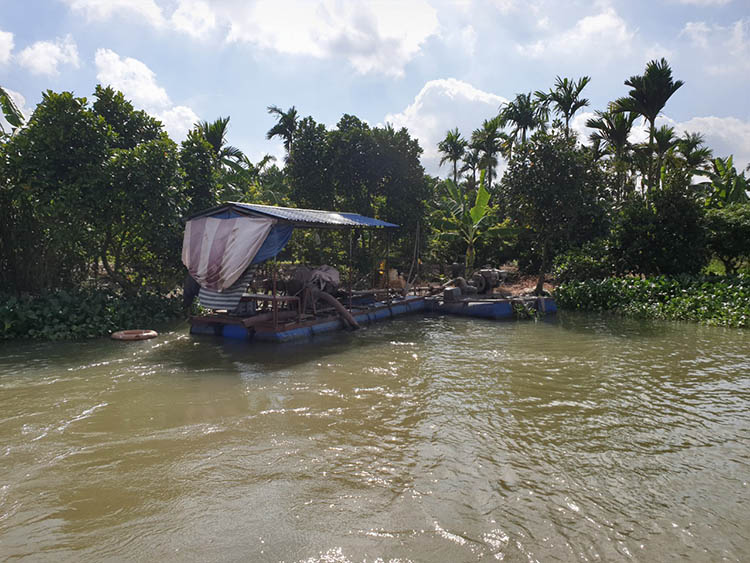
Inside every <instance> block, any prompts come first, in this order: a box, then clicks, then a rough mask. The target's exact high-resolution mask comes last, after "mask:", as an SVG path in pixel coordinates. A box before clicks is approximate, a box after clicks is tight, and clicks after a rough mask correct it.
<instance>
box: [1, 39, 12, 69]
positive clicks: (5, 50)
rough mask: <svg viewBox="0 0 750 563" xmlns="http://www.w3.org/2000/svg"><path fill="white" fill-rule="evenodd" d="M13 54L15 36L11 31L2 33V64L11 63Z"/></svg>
mask: <svg viewBox="0 0 750 563" xmlns="http://www.w3.org/2000/svg"><path fill="white" fill-rule="evenodd" d="M12 52H13V34H12V33H11V32H10V31H0V64H6V63H7V62H8V61H10V54H11V53H12Z"/></svg>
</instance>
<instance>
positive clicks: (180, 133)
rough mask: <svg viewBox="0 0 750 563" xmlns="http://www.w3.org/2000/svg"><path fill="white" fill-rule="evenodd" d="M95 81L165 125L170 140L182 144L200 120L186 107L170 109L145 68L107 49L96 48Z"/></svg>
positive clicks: (153, 75)
mask: <svg viewBox="0 0 750 563" xmlns="http://www.w3.org/2000/svg"><path fill="white" fill-rule="evenodd" d="M94 62H95V64H96V69H97V75H96V78H97V79H98V80H99V81H100V82H101V83H102V84H104V85H109V86H112V87H113V88H115V89H116V90H120V91H121V92H122V93H123V94H124V95H125V97H126V98H128V99H130V100H132V101H133V104H134V105H135V106H139V107H142V108H143V109H145V110H146V111H148V112H149V113H151V114H153V115H154V117H156V118H157V119H158V120H160V121H161V122H162V123H163V124H164V128H165V129H166V130H167V132H168V133H169V135H170V137H172V139H174V140H176V141H181V140H182V139H184V138H185V136H186V135H187V132H188V130H189V129H190V128H191V127H192V126H193V124H194V123H195V122H196V121H198V120H199V118H198V115H197V114H196V113H195V112H194V111H193V110H192V109H191V108H189V107H187V106H182V105H180V106H173V105H172V101H171V100H170V99H169V96H168V95H167V91H166V90H165V89H164V88H163V87H162V86H159V84H158V83H157V81H156V74H154V71H152V70H151V69H150V68H149V67H148V66H146V65H145V64H144V63H143V62H141V61H139V60H138V59H134V58H132V57H121V56H120V55H118V54H117V53H115V52H114V51H112V50H110V49H97V51H96V55H95V58H94Z"/></svg>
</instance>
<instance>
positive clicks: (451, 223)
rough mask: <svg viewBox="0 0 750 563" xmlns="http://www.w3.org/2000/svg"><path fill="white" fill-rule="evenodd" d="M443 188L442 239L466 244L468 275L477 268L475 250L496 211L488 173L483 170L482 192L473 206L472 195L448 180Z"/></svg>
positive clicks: (480, 191)
mask: <svg viewBox="0 0 750 563" xmlns="http://www.w3.org/2000/svg"><path fill="white" fill-rule="evenodd" d="M443 186H444V188H445V195H443V196H442V198H441V199H440V201H439V204H438V208H439V215H440V218H441V219H442V220H438V224H439V225H440V228H441V233H440V235H442V236H448V237H460V238H461V239H462V240H463V242H464V243H466V258H465V265H466V272H467V274H468V272H469V271H471V269H472V268H473V267H474V255H475V253H474V248H475V246H476V243H477V241H478V240H479V237H480V236H481V234H482V232H483V231H482V228H483V227H484V224H485V223H486V222H487V219H488V217H490V216H491V214H492V211H493V207H492V206H491V205H490V193H489V192H488V191H487V189H486V188H485V171H484V170H482V172H481V174H480V176H479V189H478V190H477V191H476V196H475V197H474V202H473V204H472V202H471V201H470V199H469V195H468V194H467V193H466V192H465V191H464V190H462V189H461V188H460V187H459V186H457V185H456V184H455V183H454V182H453V181H452V180H445V182H444V183H443ZM440 235H439V236H440Z"/></svg>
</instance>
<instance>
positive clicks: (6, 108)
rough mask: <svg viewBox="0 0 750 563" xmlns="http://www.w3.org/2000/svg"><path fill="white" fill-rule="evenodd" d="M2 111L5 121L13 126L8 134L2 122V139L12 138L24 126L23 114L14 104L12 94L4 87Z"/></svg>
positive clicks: (0, 102) (0, 92) (0, 106)
mask: <svg viewBox="0 0 750 563" xmlns="http://www.w3.org/2000/svg"><path fill="white" fill-rule="evenodd" d="M0 109H2V111H3V116H4V117H5V121H7V122H8V124H9V125H10V126H11V130H10V132H9V133H8V132H6V131H5V127H3V124H2V122H0V138H5V137H10V136H11V135H13V133H15V131H16V129H18V128H20V127H21V126H22V125H23V114H22V113H21V111H20V110H19V109H18V107H16V104H15V103H13V98H11V97H10V94H8V92H7V91H6V90H5V89H3V88H2V87H0Z"/></svg>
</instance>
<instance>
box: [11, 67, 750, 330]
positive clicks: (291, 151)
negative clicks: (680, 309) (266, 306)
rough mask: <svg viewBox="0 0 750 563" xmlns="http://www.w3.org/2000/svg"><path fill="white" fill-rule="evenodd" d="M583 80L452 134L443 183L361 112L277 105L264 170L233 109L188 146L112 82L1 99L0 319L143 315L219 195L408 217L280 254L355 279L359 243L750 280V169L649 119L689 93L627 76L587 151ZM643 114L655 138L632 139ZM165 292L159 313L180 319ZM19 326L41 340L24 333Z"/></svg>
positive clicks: (399, 134)
mask: <svg viewBox="0 0 750 563" xmlns="http://www.w3.org/2000/svg"><path fill="white" fill-rule="evenodd" d="M589 82H590V78H589V77H587V76H584V77H582V78H579V79H571V78H565V77H559V76H558V77H557V78H556V80H555V83H554V85H553V87H552V88H550V89H549V90H537V91H535V92H523V93H518V94H516V95H515V97H513V99H511V100H510V101H508V102H506V103H504V104H503V105H502V106H500V107H499V108H497V113H496V114H495V115H490V116H488V117H487V119H484V120H483V122H482V123H481V125H479V126H478V127H477V128H476V129H475V130H474V131H472V132H471V134H470V135H467V136H466V137H464V136H463V135H462V134H461V132H460V131H459V130H458V129H457V128H453V129H450V130H448V131H447V133H446V135H445V138H444V139H442V140H441V141H440V142H439V143H438V145H437V150H438V152H439V154H440V157H441V159H440V163H441V165H447V166H449V170H448V176H450V179H449V180H445V181H443V180H441V179H440V178H435V177H431V176H428V175H427V174H425V172H424V169H423V168H422V166H421V164H420V157H421V155H422V147H420V145H419V143H418V142H417V140H416V139H414V138H412V137H411V135H410V134H409V132H408V131H407V130H406V129H399V130H397V129H395V128H393V127H392V126H390V125H385V126H374V127H373V126H371V125H369V124H368V123H366V122H365V121H364V120H362V119H360V118H358V117H356V116H354V115H349V114H345V115H343V116H342V117H341V119H340V120H339V122H338V123H337V124H336V126H335V127H330V128H329V127H326V126H325V125H323V124H321V123H318V122H317V121H316V120H315V119H314V118H313V117H312V116H303V115H301V114H300V113H299V112H298V111H297V109H296V108H295V107H294V106H292V107H291V108H289V109H287V110H284V109H282V108H280V107H278V106H273V105H272V106H269V107H268V108H267V109H268V113H269V114H270V115H271V116H272V117H273V119H274V120H275V123H274V124H273V126H272V127H271V128H270V129H269V130H268V133H267V138H269V139H274V138H277V139H280V140H281V141H282V142H283V146H284V150H285V152H286V155H285V157H284V162H283V163H278V164H277V163H275V162H274V160H275V158H274V157H271V156H268V155H266V156H265V157H263V158H261V159H260V160H259V161H258V162H255V163H254V162H251V161H250V159H249V158H248V157H247V156H246V155H245V154H243V152H242V151H241V150H240V149H239V148H237V147H234V146H232V145H231V144H229V136H230V135H229V133H230V129H229V124H230V118H229V117H219V118H218V119H216V120H215V121H212V122H209V121H201V122H198V123H196V124H195V125H194V127H193V128H192V130H191V131H189V132H188V134H187V136H186V138H185V140H183V141H182V142H181V143H180V144H179V145H177V144H176V143H174V142H173V141H172V140H171V139H170V138H169V137H168V135H167V134H166V132H165V131H164V128H163V126H162V124H161V123H160V122H159V121H158V120H156V119H154V118H153V117H151V116H149V115H148V114H146V113H145V112H143V111H140V110H137V109H135V108H134V107H133V106H132V104H131V103H130V102H129V101H128V100H126V99H125V97H124V96H123V95H122V94H121V93H120V92H116V91H115V90H113V89H112V88H109V87H102V86H97V87H96V90H95V92H94V95H93V98H92V100H87V99H86V98H81V97H76V96H74V95H73V94H72V93H70V92H61V93H55V92H52V91H47V92H45V93H44V94H43V96H42V101H41V103H40V104H38V106H37V108H36V109H35V111H34V113H33V114H32V115H31V116H30V117H29V119H28V121H26V120H25V118H24V116H22V115H21V113H20V112H19V111H18V108H17V107H16V106H15V105H14V103H13V100H12V99H11V98H10V96H9V95H8V93H7V92H6V90H4V89H2V88H0V110H1V111H2V113H3V116H4V121H3V122H2V123H0V125H2V128H1V129H0V292H2V294H4V295H6V296H12V297H6V298H3V299H4V301H2V302H4V303H6V305H5V309H4V311H6V313H7V312H8V311H10V310H11V308H10V306H8V305H7V303H11V302H12V309H13V311H15V312H14V313H12V314H11V313H7V314H9V315H11V316H10V317H6V319H12V322H10V324H8V322H6V323H5V325H3V324H2V323H0V338H3V337H8V336H9V335H10V336H22V335H24V336H29V335H31V336H41V337H50V336H51V335H53V334H68V335H69V336H74V337H78V336H86V335H90V334H94V333H95V331H92V329H91V327H90V326H89V325H88V324H87V321H85V320H84V316H83V315H79V314H78V313H76V312H75V311H78V310H79V309H80V310H82V311H83V310H86V307H87V305H86V303H84V301H91V302H92V303H100V302H102V303H104V302H106V303H109V302H110V301H112V300H117V299H126V300H128V301H127V303H133V304H138V305H139V306H142V305H143V303H145V302H144V301H139V300H141V299H146V297H144V296H148V297H147V299H156V298H157V297H153V296H165V295H169V294H171V292H172V291H173V290H174V289H175V287H177V286H178V285H179V283H180V281H181V280H182V279H183V276H184V273H185V272H184V268H183V266H182V264H181V262H180V247H181V241H182V232H183V225H184V221H185V220H186V218H188V217H190V216H191V215H192V214H194V213H196V212H198V211H200V210H203V209H206V208H208V207H211V206H214V205H216V204H218V203H220V202H224V201H242V202H253V203H265V204H275V205H285V206H291V207H308V208H322V209H337V210H342V211H353V212H357V213H361V214H363V215H367V216H374V217H377V218H379V219H383V220H386V221H390V222H393V223H397V224H399V225H401V227H402V228H401V229H400V230H399V231H398V232H395V233H393V234H392V235H390V234H389V236H374V235H373V234H372V233H368V232H364V233H363V232H354V233H348V232H331V231H323V232H316V231H302V230H300V231H299V232H297V233H295V236H294V237H293V238H292V241H291V242H290V243H289V244H288V245H287V247H286V248H285V249H284V251H283V254H282V255H280V257H279V258H280V259H282V260H290V261H302V262H307V263H312V264H321V263H330V264H335V265H336V266H338V267H343V268H346V269H348V268H349V254H350V250H351V251H352V253H353V260H352V264H351V266H352V268H353V274H354V276H355V280H356V279H360V280H371V279H372V274H373V272H374V271H375V270H379V269H382V267H384V266H385V264H386V261H387V263H388V267H395V268H397V269H399V270H401V271H402V272H403V273H407V272H409V271H412V270H414V271H415V272H417V271H419V269H420V264H421V263H422V262H423V261H424V262H433V263H438V264H440V263H442V264H450V263H453V262H463V263H464V265H465V267H466V268H467V269H468V270H471V269H472V268H473V267H477V266H479V267H483V266H485V265H490V266H501V265H502V264H503V263H504V262H506V261H509V260H513V261H515V263H516V264H517V266H518V267H519V269H520V270H521V271H522V272H524V273H529V274H536V275H538V283H537V291H538V292H539V291H541V290H542V288H543V282H544V280H545V276H546V275H547V274H549V272H550V270H551V269H552V268H553V266H554V275H555V276H556V277H557V280H558V281H560V282H566V283H567V282H573V281H576V280H577V281H583V280H590V279H604V278H607V277H611V276H627V275H633V274H635V275H646V276H681V275H683V274H690V275H693V276H694V275H697V274H699V273H700V272H701V271H702V270H704V269H705V268H706V266H707V264H708V263H709V262H710V261H711V260H713V261H714V263H716V264H719V263H721V264H723V269H724V271H726V273H728V274H733V273H736V272H741V271H744V270H745V269H747V267H748V260H750V208H749V207H748V206H749V205H750V203H748V201H749V200H750V194H749V193H748V189H749V183H748V179H747V178H746V176H745V172H744V171H740V172H738V171H737V169H736V168H735V166H734V163H733V160H732V157H731V156H729V157H726V158H721V157H714V155H713V154H712V152H711V150H710V149H709V148H708V147H706V146H705V144H704V140H703V137H702V136H701V135H700V133H695V132H683V133H682V135H681V136H677V133H676V132H675V129H674V128H672V127H670V126H668V125H663V126H661V127H658V128H657V127H656V123H655V122H656V118H657V116H658V115H659V114H660V112H661V111H662V110H663V108H664V107H665V105H666V103H667V102H668V101H669V100H670V98H671V97H672V96H673V95H675V94H676V93H677V92H678V90H679V89H680V88H681V87H682V86H683V83H682V81H680V80H676V79H674V78H673V76H672V69H671V68H670V66H669V64H668V63H667V61H665V60H664V59H661V60H658V61H656V60H655V61H650V62H649V63H648V64H647V65H646V68H645V71H644V73H643V74H642V75H636V76H632V77H630V78H629V79H628V80H626V81H625V83H624V84H625V85H626V86H627V87H628V88H629V90H628V91H627V95H626V96H622V97H620V98H618V99H616V100H615V101H614V102H613V103H611V104H609V105H608V107H607V108H606V111H596V112H595V117H594V118H592V119H589V120H588V121H587V126H588V127H589V128H591V129H592V130H593V133H592V134H591V136H590V138H589V140H588V141H589V142H587V143H583V142H581V139H579V138H578V134H577V132H576V130H575V123H576V120H575V119H574V118H575V115H576V113H577V112H578V111H580V110H581V109H582V108H585V107H586V106H588V105H589V100H588V99H587V98H585V97H583V92H584V90H585V88H586V87H587V85H588V84H589ZM639 119H641V120H642V123H643V124H646V125H648V134H649V137H648V143H635V142H633V134H632V133H633V127H634V126H635V125H636V122H637V121H638V120H639ZM503 160H504V161H505V164H506V166H505V168H504V170H505V173H504V175H503V176H502V177H498V176H497V172H498V165H499V164H500V163H501V161H503ZM716 271H718V270H716ZM467 274H470V272H467ZM626 279H631V278H626ZM659 279H662V278H659ZM680 279H682V278H680ZM691 279H692V278H691ZM363 283H364V282H363ZM611 283H614V282H611ZM634 283H635V282H634ZM743 283H744V282H743ZM564 287H566V288H567V287H575V286H574V285H565V286H564ZM82 288H87V289H82ZM61 291H62V292H64V295H65V296H66V297H59V298H58V297H56V298H54V299H57V300H58V301H60V300H62V301H61V302H65V303H67V305H66V307H54V306H53V307H47V308H46V309H45V308H44V306H43V305H41V304H42V303H45V301H44V300H45V299H52V298H51V297H49V296H50V295H58V292H61ZM564 291H568V290H566V289H563V292H564ZM60 295H62V294H60ZM96 295H98V297H97V296H96ZM561 295H564V293H562V294H561ZM42 296H44V297H42ZM35 299H41V301H35ZM163 299H164V301H163V303H161V304H160V305H158V306H157V305H154V306H153V310H154V311H172V310H173V308H172V302H171V301H170V300H169V299H167V298H163ZM76 301H80V303H78V304H77V305H76V307H79V309H76V308H75V307H74V306H73V304H74V302H76ZM32 303H34V304H35V305H32ZM118 303H120V302H118ZM36 304H38V305H36ZM120 305H122V310H123V311H127V310H130V311H131V312H133V311H134V309H133V308H132V307H129V306H128V305H127V304H125V302H121V303H120ZM35 307H39V308H40V309H39V310H40V311H41V310H42V309H44V310H45V311H48V312H47V313H44V315H41V313H40V312H38V311H37V309H36V308H35ZM102 307H104V306H102ZM649 307H650V308H649V309H648V310H653V311H656V312H658V313H659V314H662V313H660V312H659V311H661V309H659V308H658V307H656V306H653V307H651V305H649ZM104 309H106V307H104ZM644 310H645V309H644ZM50 311H51V312H50ZM54 311H58V317H56V318H55V319H56V320H55V319H53V318H52V317H50V316H49V315H52V314H53V313H52V312H54ZM26 314H28V315H29V319H31V320H34V321H36V322H37V324H35V325H34V327H35V328H33V329H32V328H27V329H18V328H17V327H25V326H27V325H25V324H24V322H25V321H24V320H23V316H24V315H26ZM113 314H114V313H113ZM13 315H15V316H13ZM40 315H41V316H40ZM66 315H67V317H66ZM110 317H111V315H110V314H109V313H107V314H105V315H104V317H102V318H106V319H109V318H110ZM97 318H99V317H97ZM112 318H115V317H112ZM116 318H117V319H121V320H124V318H121V317H116ZM129 318H130V319H131V321H132V322H136V321H137V320H139V318H138V317H137V315H131V317H129ZM40 319H42V320H43V322H42V321H40ZM118 322H119V321H117V322H115V321H112V322H110V321H109V320H106V321H102V324H103V325H104V326H109V327H113V326H114V325H116V324H118ZM733 322H734V321H733ZM66 323H67V325H66ZM64 325H65V326H68V327H69V330H68V331H67V332H65V330H63V329H61V328H60V327H61V326H64ZM3 326H5V328H3ZM28 326H29V327H30V326H31V325H28ZM13 327H16V328H13ZM44 327H58V328H54V329H49V328H44ZM3 331H4V332H3Z"/></svg>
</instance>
